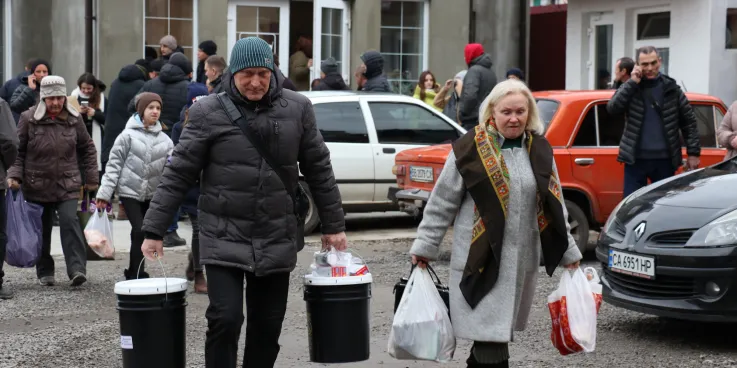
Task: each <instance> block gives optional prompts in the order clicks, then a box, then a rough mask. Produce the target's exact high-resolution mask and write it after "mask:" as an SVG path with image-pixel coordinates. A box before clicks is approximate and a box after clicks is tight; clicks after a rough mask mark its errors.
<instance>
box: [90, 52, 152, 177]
mask: <svg viewBox="0 0 737 368" xmlns="http://www.w3.org/2000/svg"><path fill="white" fill-rule="evenodd" d="M148 75H149V72H148V70H146V69H145V67H144V66H143V65H138V64H130V65H126V66H124V67H123V69H120V72H119V73H118V78H117V79H115V80H114V81H113V84H112V85H111V86H110V94H109V95H108V96H107V106H106V108H105V135H104V136H103V137H102V151H101V152H100V161H101V162H102V170H103V172H104V170H105V165H107V161H108V158H109V157H110V150H111V149H112V148H113V143H115V139H116V138H118V135H120V133H121V132H122V131H123V129H125V124H126V123H127V122H128V119H129V118H130V117H131V113H130V112H129V111H128V104H129V103H130V102H131V100H133V97H135V96H136V94H137V93H138V91H139V90H140V89H141V87H143V84H144V83H145V82H146V81H147V80H148Z"/></svg>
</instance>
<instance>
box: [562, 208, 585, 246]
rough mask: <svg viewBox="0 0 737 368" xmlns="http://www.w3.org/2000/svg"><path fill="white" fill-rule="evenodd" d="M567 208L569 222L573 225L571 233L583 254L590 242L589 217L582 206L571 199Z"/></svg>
mask: <svg viewBox="0 0 737 368" xmlns="http://www.w3.org/2000/svg"><path fill="white" fill-rule="evenodd" d="M566 209H567V210H568V223H569V224H570V225H571V235H572V236H573V239H575V240H576V244H578V249H579V250H580V251H581V254H584V253H585V252H586V250H587V249H588V244H589V219H588V218H587V217H586V214H585V213H584V212H583V210H582V209H581V207H579V206H578V205H577V204H575V203H573V202H571V201H569V200H566Z"/></svg>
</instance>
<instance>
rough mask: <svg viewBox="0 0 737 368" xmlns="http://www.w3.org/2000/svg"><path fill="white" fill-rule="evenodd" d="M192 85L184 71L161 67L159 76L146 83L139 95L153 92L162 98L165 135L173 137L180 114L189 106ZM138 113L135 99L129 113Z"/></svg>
mask: <svg viewBox="0 0 737 368" xmlns="http://www.w3.org/2000/svg"><path fill="white" fill-rule="evenodd" d="M189 83H191V81H190V78H189V76H188V75H187V74H184V71H183V70H182V69H181V68H180V67H178V66H176V65H174V64H171V63H169V64H166V65H164V66H163V67H161V72H160V73H159V76H158V77H156V78H154V79H152V80H150V81H148V82H146V84H144V85H143V87H142V88H141V90H140V91H138V93H139V94H140V93H143V92H153V93H156V94H158V95H159V96H161V101H162V103H163V105H164V106H162V109H161V118H160V119H159V121H161V122H162V123H164V125H166V127H165V128H164V133H166V135H168V136H171V128H172V127H173V126H174V124H175V123H176V122H178V121H179V112H180V111H182V107H184V105H186V104H187V86H189ZM135 111H136V103H135V99H133V100H131V102H130V103H129V104H128V112H130V113H131V114H133V113H134V112H135Z"/></svg>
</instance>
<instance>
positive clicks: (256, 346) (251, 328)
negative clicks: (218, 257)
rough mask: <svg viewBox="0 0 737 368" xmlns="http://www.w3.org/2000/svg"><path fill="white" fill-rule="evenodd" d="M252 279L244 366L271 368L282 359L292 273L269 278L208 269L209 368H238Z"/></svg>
mask: <svg viewBox="0 0 737 368" xmlns="http://www.w3.org/2000/svg"><path fill="white" fill-rule="evenodd" d="M244 275H245V278H246V312H247V316H248V318H247V324H246V349H245V353H244V354H243V367H248V368H271V367H273V366H274V362H275V361H276V357H277V355H278V354H279V349H280V348H279V335H281V328H282V323H283V322H284V314H285V313H286V311H287V296H288V293H289V274H288V273H280V274H275V275H269V276H264V277H256V275H255V274H253V273H250V272H245V271H243V270H241V269H238V268H232V267H221V266H213V265H207V292H208V294H207V295H208V297H209V298H210V305H209V306H208V307H207V313H206V314H205V316H206V317H207V339H206V341H205V367H207V368H235V366H236V359H237V355H238V338H239V337H240V333H241V326H242V325H243V277H244Z"/></svg>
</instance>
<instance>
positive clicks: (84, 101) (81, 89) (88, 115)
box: [69, 73, 106, 173]
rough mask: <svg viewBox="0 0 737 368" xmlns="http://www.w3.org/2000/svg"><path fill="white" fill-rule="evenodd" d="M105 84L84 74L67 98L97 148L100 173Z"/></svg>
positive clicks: (92, 76) (89, 74) (91, 75)
mask: <svg viewBox="0 0 737 368" xmlns="http://www.w3.org/2000/svg"><path fill="white" fill-rule="evenodd" d="M105 88H106V87H105V83H103V82H102V81H101V80H99V79H97V78H96V77H95V76H94V75H93V74H92V73H84V74H82V75H81V76H80V77H79V79H77V88H75V89H74V90H73V91H72V94H71V96H69V103H71V104H72V106H74V108H75V109H77V111H79V112H80V113H81V115H82V117H83V118H84V124H85V126H86V127H87V133H89V135H90V137H92V141H93V142H95V148H97V168H98V171H100V173H102V171H103V170H102V169H103V168H102V163H101V161H100V152H101V150H102V135H103V134H104V128H105V94H104V93H103V92H105Z"/></svg>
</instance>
